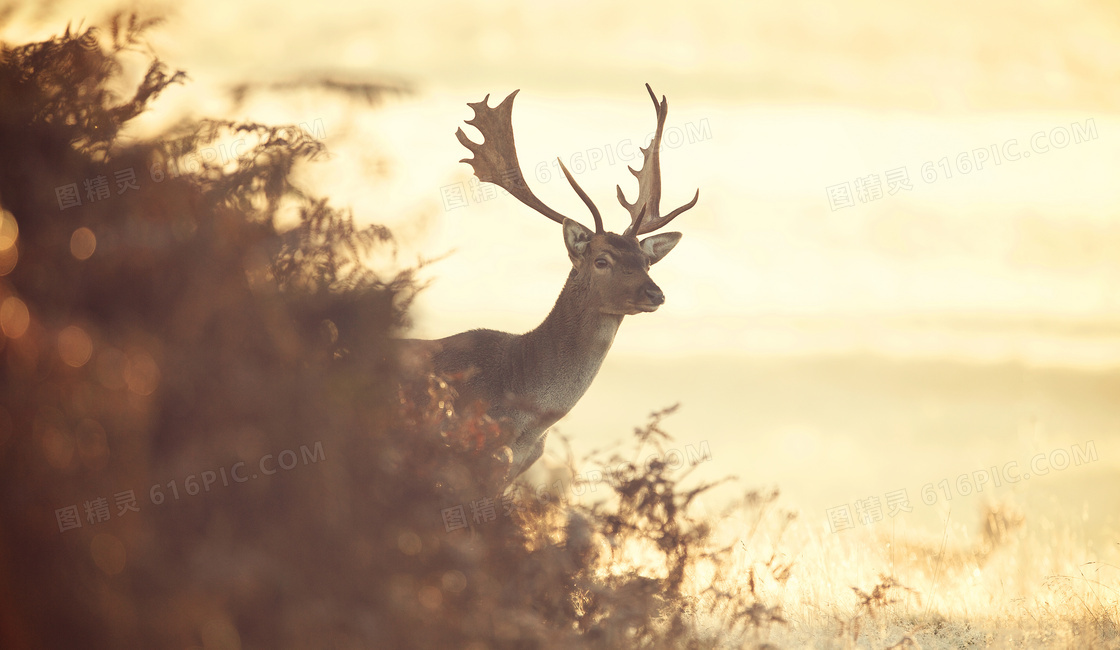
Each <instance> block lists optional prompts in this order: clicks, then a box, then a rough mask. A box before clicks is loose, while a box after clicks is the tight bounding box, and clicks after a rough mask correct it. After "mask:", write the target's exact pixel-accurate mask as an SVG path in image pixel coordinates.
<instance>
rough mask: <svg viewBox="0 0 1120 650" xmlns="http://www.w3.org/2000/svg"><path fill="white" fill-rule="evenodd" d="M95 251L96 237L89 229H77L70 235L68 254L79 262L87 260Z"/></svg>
mask: <svg viewBox="0 0 1120 650" xmlns="http://www.w3.org/2000/svg"><path fill="white" fill-rule="evenodd" d="M95 250H97V237H96V236H95V235H94V234H93V231H92V230H90V229H89V228H78V229H77V230H75V231H74V234H72V235H70V254H71V255H73V256H74V257H75V258H77V259H79V260H88V259H89V258H90V257H91V256H92V255H93V251H95Z"/></svg>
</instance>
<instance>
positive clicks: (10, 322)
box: [0, 296, 31, 339]
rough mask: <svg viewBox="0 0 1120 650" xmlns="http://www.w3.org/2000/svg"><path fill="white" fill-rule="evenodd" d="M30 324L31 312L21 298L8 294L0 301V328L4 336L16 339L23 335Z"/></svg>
mask: <svg viewBox="0 0 1120 650" xmlns="http://www.w3.org/2000/svg"><path fill="white" fill-rule="evenodd" d="M30 324H31V314H30V313H29V312H28V311H27V305H25V304H23V301H22V300H20V299H19V298H16V297H15V296H8V297H7V298H5V299H4V302H3V303H0V330H3V331H4V335H5V336H7V337H8V338H12V339H18V338H19V337H21V336H23V333H24V332H26V331H27V326H28V325H30Z"/></svg>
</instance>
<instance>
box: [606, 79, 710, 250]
mask: <svg viewBox="0 0 1120 650" xmlns="http://www.w3.org/2000/svg"><path fill="white" fill-rule="evenodd" d="M646 90H648V91H649V97H650V99H652V100H653V107H654V109H656V110H657V132H656V133H654V136H653V141H652V142H650V143H649V146H648V147H645V148H644V149H642V154H643V155H644V156H645V158H644V161H643V162H642V170H641V171H640V172H639V171H634V168H633V167H630V168H629V169H630V173H631V174H633V175H634V176H637V177H638V198H637V199H635V200H634V202H633V203H629V202H627V201H626V195H624V194H623V193H622V186H621V185H619V186H617V187H618V202H619V203H621V204H622V207H624V208H626V209H627V210H628V211H629V212H630V225H629V227H627V228H626V230H625V231H624V232H623V233H622V234H623V235H632V236H634V237H637V236H638V235H644V234H646V233H649V232H653V231H654V230H657V229H658V228H661V227H662V226H664V225H665V224H667V223H669V222H670V221H672V220H673V219H674V218H676V217H677V215H679V214H680V213H682V212H684V211H685V210H688V209H689V208H691V207H692V206H694V205H696V201H698V200H699V199H700V190H696V196H694V197H692V200H691V201H689V202H688V203H686V204H684V205H682V206H681V207H679V208H677V209H676V210H673V211H672V212H670V213H669V214H667V215H665V216H664V217H662V216H661V215H660V213H659V212H658V210H659V207H658V206H659V204H660V203H661V162H660V160H659V158H658V150H659V149H660V148H661V131H662V129H663V128H664V127H665V116H666V115H668V114H669V102H668V101H666V99H665V96H664V95H662V96H661V101H660V102H658V101H657V96H656V95H654V94H653V89H652V88H650V87H649V84H646Z"/></svg>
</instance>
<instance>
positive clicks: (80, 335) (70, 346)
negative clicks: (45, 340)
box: [58, 325, 93, 368]
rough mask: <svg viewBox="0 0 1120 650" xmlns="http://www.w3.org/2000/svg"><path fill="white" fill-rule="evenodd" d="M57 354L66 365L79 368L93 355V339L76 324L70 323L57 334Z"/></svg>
mask: <svg viewBox="0 0 1120 650" xmlns="http://www.w3.org/2000/svg"><path fill="white" fill-rule="evenodd" d="M58 355H59V356H60V357H62V360H63V361H65V362H66V365H68V366H73V367H74V368H81V367H82V366H84V365H86V362H87V361H89V358H90V356H92V355H93V341H91V340H90V338H89V334H86V332H85V330H83V329H82V328H80V327H78V326H77V325H71V326H70V327H67V328H66V329H64V330H62V331H61V332H60V333H59V334H58Z"/></svg>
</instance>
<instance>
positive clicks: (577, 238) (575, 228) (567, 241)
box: [564, 219, 593, 266]
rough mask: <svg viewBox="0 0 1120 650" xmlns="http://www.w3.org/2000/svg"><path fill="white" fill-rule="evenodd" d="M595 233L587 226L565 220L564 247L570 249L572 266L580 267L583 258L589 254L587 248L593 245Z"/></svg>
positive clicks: (569, 255)
mask: <svg viewBox="0 0 1120 650" xmlns="http://www.w3.org/2000/svg"><path fill="white" fill-rule="evenodd" d="M592 234H593V233H592V232H591V230H589V229H588V228H587V227H586V226H584V225H583V224H581V223H579V222H578V221H572V220H571V219H565V220H564V246H566V247H567V248H568V258H569V259H571V260H572V266H579V262H580V260H581V259H583V256H584V255H586V254H587V246H588V244H590V243H591V235H592Z"/></svg>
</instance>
